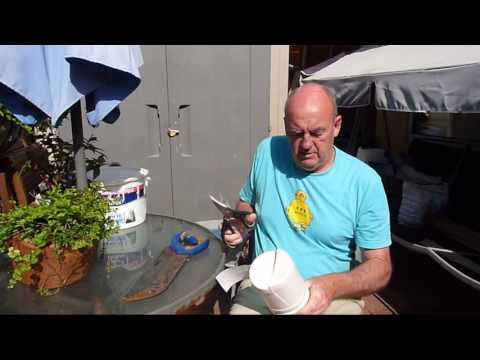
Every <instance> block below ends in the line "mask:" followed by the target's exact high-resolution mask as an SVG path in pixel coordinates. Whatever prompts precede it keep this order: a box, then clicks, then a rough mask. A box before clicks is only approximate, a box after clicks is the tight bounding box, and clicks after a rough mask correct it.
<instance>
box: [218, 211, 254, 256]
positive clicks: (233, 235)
mask: <svg viewBox="0 0 480 360" xmlns="http://www.w3.org/2000/svg"><path fill="white" fill-rule="evenodd" d="M256 220H257V215H255V213H252V214H249V215H246V216H245V222H246V223H247V224H248V225H249V226H250V225H252V226H253V224H255V221H256ZM229 222H230V225H231V227H232V228H233V232H232V231H231V230H230V229H227V230H225V233H224V235H223V241H224V242H225V244H227V246H229V247H231V248H234V247H236V246H238V245H240V244H241V243H242V242H243V233H244V232H245V226H243V223H242V221H241V220H238V219H232V220H229Z"/></svg>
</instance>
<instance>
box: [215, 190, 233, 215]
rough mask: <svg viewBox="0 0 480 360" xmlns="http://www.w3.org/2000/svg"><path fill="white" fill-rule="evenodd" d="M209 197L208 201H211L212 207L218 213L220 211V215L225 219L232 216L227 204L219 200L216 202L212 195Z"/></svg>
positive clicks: (231, 210)
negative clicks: (213, 206)
mask: <svg viewBox="0 0 480 360" xmlns="http://www.w3.org/2000/svg"><path fill="white" fill-rule="evenodd" d="M209 196H210V200H212V202H213V205H215V207H216V208H217V209H218V211H220V212H221V213H222V215H223V216H225V217H227V218H231V217H232V215H233V209H232V208H230V207H229V206H228V205H227V204H225V203H223V202H221V201H220V200H217V199H215V198H214V197H213V195H211V194H210V195H209Z"/></svg>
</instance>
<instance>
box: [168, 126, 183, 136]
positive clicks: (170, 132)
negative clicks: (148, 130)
mask: <svg viewBox="0 0 480 360" xmlns="http://www.w3.org/2000/svg"><path fill="white" fill-rule="evenodd" d="M167 134H168V137H169V138H173V137H175V136H177V135H179V134H180V130H178V129H170V128H168V131H167Z"/></svg>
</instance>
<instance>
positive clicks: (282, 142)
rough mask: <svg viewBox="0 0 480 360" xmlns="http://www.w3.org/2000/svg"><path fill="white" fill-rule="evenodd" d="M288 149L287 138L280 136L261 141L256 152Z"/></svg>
mask: <svg viewBox="0 0 480 360" xmlns="http://www.w3.org/2000/svg"><path fill="white" fill-rule="evenodd" d="M286 147H288V138H287V137H286V136H282V135H276V136H270V137H267V138H264V139H263V140H261V141H260V142H259V144H258V146H257V151H266V150H267V149H268V150H272V149H273V150H275V149H281V148H286Z"/></svg>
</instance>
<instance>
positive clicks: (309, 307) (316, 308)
mask: <svg viewBox="0 0 480 360" xmlns="http://www.w3.org/2000/svg"><path fill="white" fill-rule="evenodd" d="M305 283H306V284H307V286H308V287H309V288H310V299H309V300H308V303H307V304H306V305H305V306H304V307H303V308H301V309H300V311H299V312H298V313H297V314H299V315H318V314H321V313H322V312H324V311H325V310H326V309H327V307H328V306H329V305H330V303H331V302H332V296H331V295H330V291H329V290H328V289H329V286H328V283H327V282H326V281H324V279H322V277H316V278H315V279H310V280H306V281H305Z"/></svg>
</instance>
